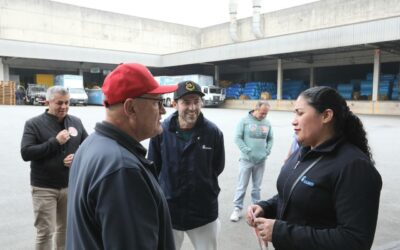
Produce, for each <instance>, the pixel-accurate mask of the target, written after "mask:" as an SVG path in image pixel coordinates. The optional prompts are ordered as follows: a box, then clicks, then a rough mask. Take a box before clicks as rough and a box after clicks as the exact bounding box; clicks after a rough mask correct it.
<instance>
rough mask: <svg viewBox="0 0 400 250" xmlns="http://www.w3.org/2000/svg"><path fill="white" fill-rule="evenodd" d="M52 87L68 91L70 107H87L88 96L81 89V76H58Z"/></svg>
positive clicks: (82, 88)
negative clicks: (79, 105) (59, 87)
mask: <svg viewBox="0 0 400 250" xmlns="http://www.w3.org/2000/svg"><path fill="white" fill-rule="evenodd" d="M54 85H55V86H63V87H64V88H66V89H68V91H69V96H70V99H69V102H70V105H78V104H81V105H84V106H86V105H87V103H88V95H87V94H86V92H85V89H84V87H83V77H82V76H81V75H58V76H56V79H55V83H54Z"/></svg>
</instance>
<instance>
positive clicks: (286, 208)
mask: <svg viewBox="0 0 400 250" xmlns="http://www.w3.org/2000/svg"><path fill="white" fill-rule="evenodd" d="M321 156H322V158H320V157H321ZM318 158H320V159H319V161H317V159H318ZM313 163H315V165H314V166H313V167H312V168H311V169H309V170H308V172H305V170H306V169H307V168H308V167H309V166H310V165H312V164H313ZM381 188H382V179H381V176H380V175H379V173H378V171H377V170H376V169H375V167H374V166H373V164H372V163H371V161H370V160H369V159H368V157H367V156H366V155H365V154H364V153H363V152H361V151H360V150H359V149H358V148H357V147H356V146H354V145H352V144H350V143H348V142H346V141H345V139H344V138H335V139H332V140H330V141H327V142H325V143H323V144H322V145H320V146H318V147H316V148H315V149H313V150H311V149H310V148H309V147H306V148H300V149H299V150H297V151H296V152H295V153H294V154H293V155H292V156H291V157H290V158H289V159H288V160H287V161H286V163H285V164H284V166H283V167H282V170H281V173H280V175H279V177H278V181H277V189H278V195H276V196H275V197H273V198H272V199H270V200H268V201H261V202H259V203H258V204H259V205H260V206H261V207H262V208H263V210H264V216H265V217H266V218H273V219H276V221H275V225H274V228H273V233H272V243H273V245H274V247H275V248H276V249H278V250H282V249H304V250H312V249H324V250H325V249H332V250H338V249H340V250H345V249H349V250H350V249H351V250H364V249H370V248H371V245H372V242H373V239H374V234H375V228H376V222H377V217H378V210H379V197H380V191H381Z"/></svg>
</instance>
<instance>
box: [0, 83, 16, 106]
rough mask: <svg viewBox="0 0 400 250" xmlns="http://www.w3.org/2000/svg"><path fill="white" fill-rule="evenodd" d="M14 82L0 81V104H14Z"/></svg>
mask: <svg viewBox="0 0 400 250" xmlns="http://www.w3.org/2000/svg"><path fill="white" fill-rule="evenodd" d="M15 90H16V84H15V82H14V81H0V104H2V105H15V104H16V98H15Z"/></svg>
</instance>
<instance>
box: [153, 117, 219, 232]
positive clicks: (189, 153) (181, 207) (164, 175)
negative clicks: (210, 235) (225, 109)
mask: <svg viewBox="0 0 400 250" xmlns="http://www.w3.org/2000/svg"><path fill="white" fill-rule="evenodd" d="M177 117H178V112H175V113H174V114H172V115H171V116H169V117H168V118H166V119H165V120H164V122H163V123H162V127H163V133H162V134H161V135H158V136H156V137H154V138H152V139H151V141H150V145H149V154H148V158H149V159H150V160H153V161H154V163H155V164H156V166H157V167H158V168H159V171H160V175H159V182H160V186H161V187H162V189H163V191H164V194H165V197H166V198H167V201H168V206H169V210H170V213H171V218H172V226H173V228H174V229H177V230H182V231H186V230H190V229H193V228H197V227H200V226H203V225H205V224H207V223H210V222H212V221H214V220H216V219H217V218H218V194H219V192H220V188H219V185H218V176H219V175H220V174H221V173H222V171H223V169H224V167H225V149H224V137H223V134H222V132H221V131H220V130H219V129H218V127H217V126H216V125H215V124H214V123H212V122H210V121H209V120H207V119H206V118H204V116H203V115H202V114H200V116H199V118H198V120H197V122H196V124H195V126H194V128H193V129H192V134H191V137H190V139H189V140H187V141H186V140H184V139H183V138H182V136H181V134H180V133H181V132H180V130H179V127H178V124H177Z"/></svg>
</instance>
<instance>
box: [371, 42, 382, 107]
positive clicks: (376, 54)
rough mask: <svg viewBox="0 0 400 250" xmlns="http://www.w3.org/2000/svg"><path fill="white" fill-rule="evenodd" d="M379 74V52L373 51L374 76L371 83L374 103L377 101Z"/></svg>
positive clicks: (378, 50)
mask: <svg viewBox="0 0 400 250" xmlns="http://www.w3.org/2000/svg"><path fill="white" fill-rule="evenodd" d="M380 73H381V50H380V49H375V50H374V75H373V81H372V101H373V102H376V101H377V100H378V86H379V78H380Z"/></svg>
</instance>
